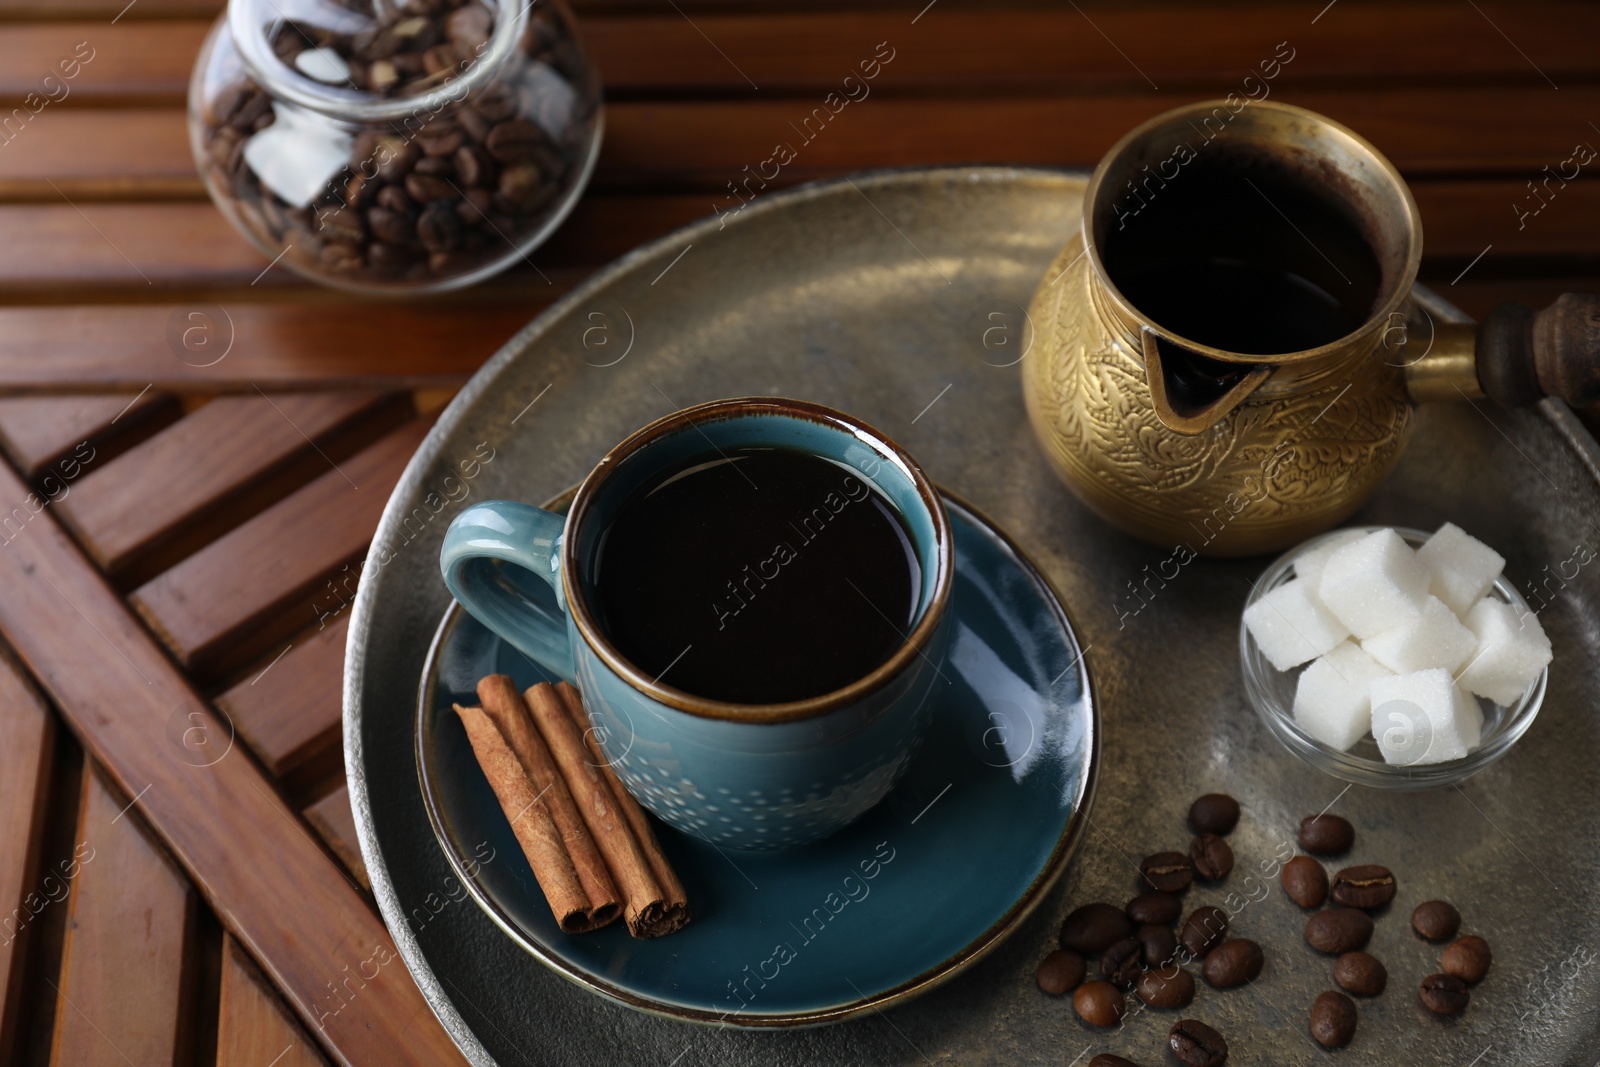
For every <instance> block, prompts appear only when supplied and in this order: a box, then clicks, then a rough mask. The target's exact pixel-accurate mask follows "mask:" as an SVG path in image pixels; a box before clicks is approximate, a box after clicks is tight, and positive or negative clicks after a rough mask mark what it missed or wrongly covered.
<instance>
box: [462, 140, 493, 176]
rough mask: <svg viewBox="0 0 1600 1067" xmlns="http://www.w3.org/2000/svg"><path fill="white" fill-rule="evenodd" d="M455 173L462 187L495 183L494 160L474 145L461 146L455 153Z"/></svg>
mask: <svg viewBox="0 0 1600 1067" xmlns="http://www.w3.org/2000/svg"><path fill="white" fill-rule="evenodd" d="M456 173H457V174H459V175H460V176H461V183H462V184H463V185H480V186H481V185H489V184H491V183H493V182H494V181H495V177H496V176H495V169H494V160H492V159H490V158H489V153H487V152H485V151H484V150H483V149H482V148H479V147H478V146H477V145H475V144H469V145H462V146H461V148H460V149H458V150H457V152H456Z"/></svg>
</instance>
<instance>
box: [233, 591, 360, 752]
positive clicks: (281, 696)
mask: <svg viewBox="0 0 1600 1067" xmlns="http://www.w3.org/2000/svg"><path fill="white" fill-rule="evenodd" d="M349 624H350V613H349V611H348V610H347V611H342V612H340V613H339V614H338V616H336V617H335V618H333V619H331V620H330V621H329V622H328V623H327V624H326V625H324V626H322V627H321V628H320V629H317V630H313V631H311V632H310V636H309V637H299V638H297V639H296V640H295V641H294V642H293V644H291V645H289V646H288V651H287V652H281V653H280V652H276V651H274V652H272V653H269V656H270V657H271V659H270V660H268V661H267V662H263V663H261V664H260V665H259V667H258V669H256V670H253V671H252V672H250V673H249V674H248V675H247V676H246V677H245V678H243V679H241V680H240V681H239V683H238V684H237V685H235V686H234V687H233V688H231V689H229V690H228V691H227V692H225V693H223V694H222V695H221V696H219V697H217V707H218V708H219V709H221V710H222V712H223V713H224V714H226V715H227V716H228V718H229V719H230V720H232V722H233V726H234V729H235V730H236V731H237V732H238V734H239V736H241V737H243V738H244V739H245V741H246V742H247V743H248V744H249V745H250V749H251V751H253V752H254V753H255V754H256V756H257V758H259V759H260V760H261V762H262V763H263V764H264V765H265V766H266V768H267V770H269V771H271V772H272V774H273V776H274V777H278V778H282V777H283V776H285V775H288V774H292V773H293V772H295V771H297V770H299V769H300V768H301V767H303V766H305V765H306V764H307V763H310V762H312V761H315V760H318V759H319V758H320V757H322V756H324V755H325V754H328V753H331V752H332V751H333V750H334V749H335V748H336V747H337V746H338V743H339V716H340V713H341V708H340V684H341V679H342V677H343V673H344V642H345V636H346V635H347V634H348V632H349ZM280 657H281V658H280Z"/></svg>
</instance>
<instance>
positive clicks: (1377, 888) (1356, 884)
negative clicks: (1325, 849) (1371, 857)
mask: <svg viewBox="0 0 1600 1067" xmlns="http://www.w3.org/2000/svg"><path fill="white" fill-rule="evenodd" d="M1394 892H1395V884H1394V875H1393V874H1391V873H1390V872H1389V868H1387V867H1380V866H1378V864H1376V863H1364V864H1362V865H1361V866H1359V867H1346V868H1344V870H1342V871H1339V872H1338V873H1337V874H1335V875H1334V876H1333V881H1332V882H1330V883H1329V888H1328V895H1329V896H1330V897H1332V898H1333V902H1334V903H1335V904H1343V905H1344V906H1345V907H1347V908H1361V909H1362V910H1363V911H1372V910H1373V909H1374V908H1381V907H1383V906H1384V905H1385V904H1387V903H1389V901H1391V900H1393V899H1394Z"/></svg>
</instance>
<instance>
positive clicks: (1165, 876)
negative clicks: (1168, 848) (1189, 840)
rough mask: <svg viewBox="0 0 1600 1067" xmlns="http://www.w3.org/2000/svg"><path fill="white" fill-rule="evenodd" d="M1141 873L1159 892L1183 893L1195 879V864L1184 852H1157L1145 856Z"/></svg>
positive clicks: (1149, 884) (1140, 867) (1148, 884)
mask: <svg viewBox="0 0 1600 1067" xmlns="http://www.w3.org/2000/svg"><path fill="white" fill-rule="evenodd" d="M1139 873H1140V874H1142V875H1143V876H1144V882H1145V884H1146V885H1147V886H1149V887H1150V888H1151V889H1154V890H1155V891H1156V892H1158V893H1181V892H1183V891H1184V890H1185V889H1188V888H1189V885H1190V883H1192V882H1193V881H1194V864H1192V863H1190V862H1189V857H1188V856H1185V855H1184V854H1183V853H1182V852H1157V853H1156V854H1155V855H1153V856H1146V857H1145V860H1144V862H1143V863H1141V864H1139Z"/></svg>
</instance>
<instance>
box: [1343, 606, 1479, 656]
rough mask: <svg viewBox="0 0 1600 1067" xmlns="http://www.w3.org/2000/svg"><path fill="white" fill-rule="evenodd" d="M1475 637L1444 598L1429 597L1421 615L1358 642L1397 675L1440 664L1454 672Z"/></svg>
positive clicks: (1470, 652) (1476, 640) (1474, 641)
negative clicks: (1447, 605) (1446, 604)
mask: <svg viewBox="0 0 1600 1067" xmlns="http://www.w3.org/2000/svg"><path fill="white" fill-rule="evenodd" d="M1477 644H1478V639H1477V638H1476V637H1475V636H1473V633H1472V631H1471V630H1469V629H1467V628H1466V627H1465V626H1462V625H1461V620H1459V619H1457V618H1456V613H1455V612H1453V611H1451V610H1450V609H1449V608H1448V607H1446V606H1445V603H1444V601H1442V600H1440V599H1439V598H1438V597H1436V596H1430V597H1429V598H1428V600H1427V602H1426V603H1425V604H1424V605H1423V607H1422V614H1420V615H1418V616H1417V617H1416V618H1414V619H1412V620H1411V621H1410V622H1403V623H1401V624H1400V625H1399V626H1396V627H1394V628H1393V629H1390V630H1385V631H1383V633H1381V634H1376V635H1374V636H1372V637H1369V638H1367V639H1366V640H1365V641H1363V642H1361V647H1362V648H1364V649H1365V650H1366V651H1367V654H1368V655H1369V656H1371V657H1372V658H1373V659H1375V660H1377V661H1378V662H1379V663H1381V664H1383V665H1384V666H1385V667H1387V668H1389V669H1390V670H1391V671H1393V672H1394V673H1396V674H1410V673H1412V672H1413V671H1425V670H1427V669H1428V668H1430V667H1443V668H1444V669H1445V670H1447V671H1453V670H1455V669H1456V668H1457V667H1459V666H1461V665H1462V664H1463V663H1465V662H1466V660H1467V657H1468V656H1469V655H1471V654H1472V650H1473V649H1474V648H1476V647H1477Z"/></svg>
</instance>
